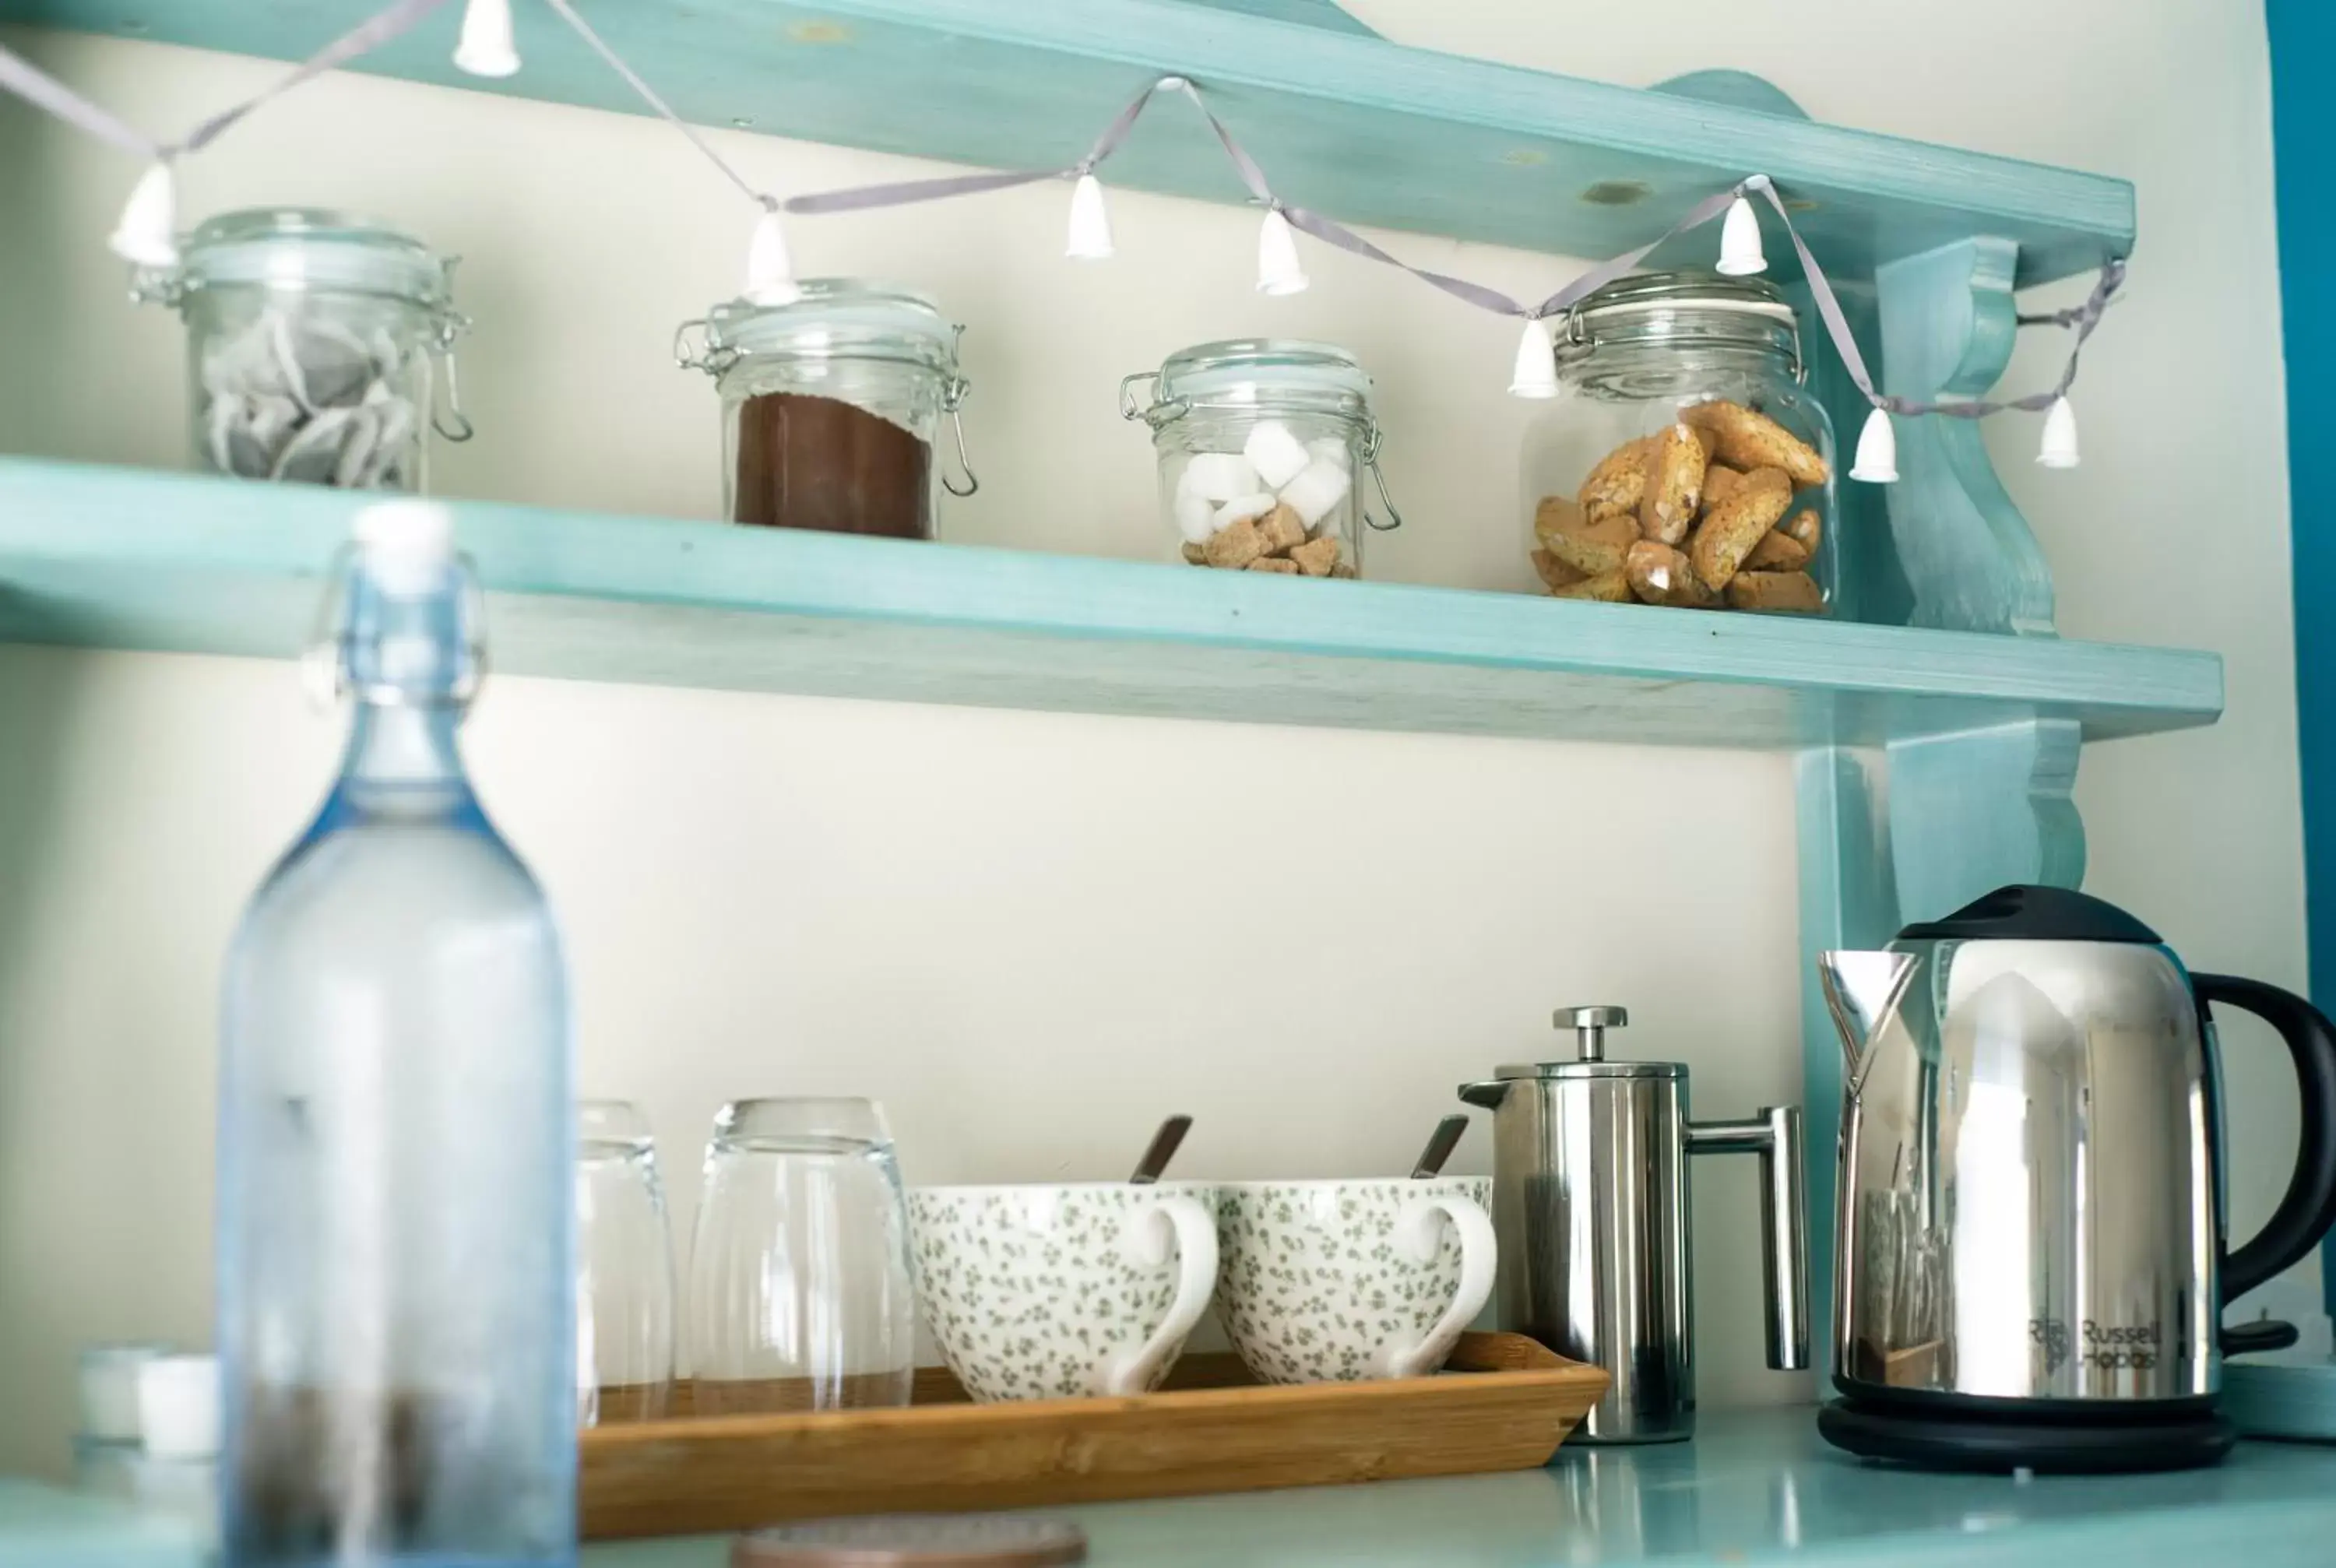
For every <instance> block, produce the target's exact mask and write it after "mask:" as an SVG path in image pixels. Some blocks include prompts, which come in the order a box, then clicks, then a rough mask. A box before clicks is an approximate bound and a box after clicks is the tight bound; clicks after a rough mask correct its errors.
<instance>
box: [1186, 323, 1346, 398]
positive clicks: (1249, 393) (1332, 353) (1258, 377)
mask: <svg viewBox="0 0 2336 1568" xmlns="http://www.w3.org/2000/svg"><path fill="white" fill-rule="evenodd" d="M1273 394H1299V395H1308V394H1311V395H1316V396H1322V395H1328V396H1331V397H1335V398H1339V399H1343V400H1348V401H1351V402H1352V404H1354V405H1355V406H1356V407H1357V408H1358V409H1359V408H1366V407H1368V404H1369V402H1370V395H1371V378H1370V375H1369V374H1368V372H1367V371H1365V370H1364V369H1363V367H1362V365H1361V362H1360V361H1358V360H1357V359H1356V358H1355V356H1354V355H1351V354H1349V353H1348V352H1347V351H1346V350H1345V349H1343V348H1340V347H1338V346H1337V345H1336V344H1330V343H1307V342H1303V341H1300V340H1299V339H1297V338H1290V337H1231V338H1226V339H1224V340H1222V341H1221V342H1217V343H1196V344H1194V345H1192V346H1191V347H1190V348H1180V349H1178V350H1177V351H1176V352H1175V353H1173V354H1172V355H1169V356H1168V357H1167V359H1166V360H1165V361H1163V363H1162V365H1161V366H1160V387H1159V396H1160V400H1161V401H1162V402H1163V403H1167V402H1177V401H1184V402H1193V403H1217V402H1247V401H1252V400H1254V399H1255V398H1258V397H1270V396H1272V395H1273Z"/></svg>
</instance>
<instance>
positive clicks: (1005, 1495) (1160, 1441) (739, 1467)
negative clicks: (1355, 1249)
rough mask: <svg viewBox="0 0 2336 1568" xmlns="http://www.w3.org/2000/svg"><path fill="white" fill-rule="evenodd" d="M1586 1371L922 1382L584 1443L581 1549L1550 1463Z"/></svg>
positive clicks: (1525, 1366)
mask: <svg viewBox="0 0 2336 1568" xmlns="http://www.w3.org/2000/svg"><path fill="white" fill-rule="evenodd" d="M1608 1382H1609V1379H1608V1378H1607V1376H1606V1374H1605V1373H1604V1372H1602V1371H1601V1370H1600V1369H1599V1368H1595V1367H1585V1366H1582V1365H1581V1364H1580V1363H1578V1362H1574V1361H1568V1360H1566V1359H1563V1358H1562V1357H1560V1356H1557V1355H1556V1354H1554V1353H1552V1351H1549V1350H1546V1349H1543V1348H1542V1347H1541V1346H1540V1345H1538V1344H1535V1343H1534V1342H1533V1340H1531V1339H1525V1338H1523V1336H1522V1335H1516V1334H1466V1335H1463V1336H1462V1337H1461V1341H1460V1345H1459V1348H1458V1349H1456V1350H1455V1351H1454V1353H1453V1357H1452V1360H1451V1363H1450V1366H1449V1368H1448V1369H1447V1370H1446V1371H1445V1373H1444V1374H1443V1375H1442V1376H1440V1377H1434V1378H1403V1379H1398V1380H1390V1381H1385V1382H1373V1383H1311V1384H1305V1385H1300V1386H1295V1387H1286V1388H1260V1387H1257V1386H1255V1385H1252V1384H1250V1383H1249V1382H1248V1378H1247V1375H1246V1373H1245V1372H1243V1371H1242V1369H1241V1363H1240V1361H1239V1360H1238V1359H1236V1358H1234V1357H1232V1356H1229V1355H1215V1356H1187V1357H1185V1358H1184V1359H1183V1360H1182V1361H1180V1362H1178V1363H1177V1366H1176V1368H1175V1374H1174V1376H1173V1378H1172V1382H1171V1386H1170V1387H1169V1388H1166V1389H1163V1391H1161V1392H1159V1393H1156V1394H1143V1395H1137V1396H1134V1397H1133V1398H1092V1399H1047V1400H1037V1401H1033V1402H1030V1403H1027V1404H1004V1405H974V1404H968V1403H967V1402H966V1400H965V1395H964V1392H963V1390H961V1389H959V1388H958V1387H957V1385H956V1382H955V1379H953V1378H949V1377H948V1375H947V1374H946V1373H941V1374H939V1375H938V1376H933V1375H929V1374H920V1378H919V1386H918V1389H917V1396H916V1398H917V1402H916V1403H915V1404H912V1405H910V1406H908V1407H904V1408H897V1409H878V1410H823V1411H806V1412H803V1413H802V1414H795V1415H774V1416H715V1417H700V1418H695V1419H677V1420H666V1421H642V1422H633V1423H627V1424H621V1425H617V1426H608V1427H595V1428H593V1429H591V1430H589V1431H588V1432H586V1433H585V1434H584V1436H583V1443H582V1446H583V1468H582V1473H581V1475H580V1477H579V1489H580V1498H581V1501H580V1507H581V1512H582V1516H583V1531H584V1534H585V1536H586V1538H587V1539H590V1540H603V1539H611V1538H620V1537H628V1536H639V1535H675V1534H691V1533H696V1532H704V1531H718V1530H744V1529H749V1528H752V1527H753V1526H754V1525H757V1524H774V1523H778V1522H782V1521H784V1520H789V1519H812V1518H821V1517H825V1516H827V1515H831V1514H891V1513H933V1512H950V1511H957V1510H964V1509H978V1508H1027V1507H1037V1506H1044V1505H1053V1504H1066V1503H1101V1502H1108V1501H1111V1500H1114V1499H1117V1498H1128V1497H1180V1496H1190V1495H1196V1494H1202V1493H1215V1492H1250V1491H1256V1490H1260V1489H1262V1488H1267V1487H1277V1486H1319V1485H1329V1484H1332V1483H1342V1482H1352V1481H1384V1480H1391V1479H1395V1478H1397V1477H1401V1476H1414V1475H1472V1474H1476V1473H1479V1472H1484V1471H1500V1470H1526V1469H1532V1468H1533V1467H1534V1466H1540V1465H1543V1464H1546V1463H1548V1461H1549V1457H1550V1456H1551V1455H1552V1454H1554V1453H1555V1452H1556V1451H1557V1447H1558V1445H1559V1444H1560V1443H1561V1442H1562V1441H1563V1440H1564V1438H1565V1436H1566V1434H1567V1433H1569V1432H1571V1431H1572V1429H1573V1427H1574V1424H1575V1423H1576V1422H1578V1421H1580V1420H1581V1419H1582V1416H1583V1415H1584V1414H1585V1413H1586V1412H1587V1411H1588V1410H1589V1408H1590V1407H1591V1406H1592V1405H1594V1404H1596V1403H1597V1402H1598V1400H1599V1399H1600V1398H1602V1397H1603V1396H1604V1395H1605V1392H1606V1388H1607V1386H1608Z"/></svg>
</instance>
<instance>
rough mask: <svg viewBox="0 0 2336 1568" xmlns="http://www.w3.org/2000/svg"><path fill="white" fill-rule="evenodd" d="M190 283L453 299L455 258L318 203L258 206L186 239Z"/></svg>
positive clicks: (184, 270) (438, 304)
mask: <svg viewBox="0 0 2336 1568" xmlns="http://www.w3.org/2000/svg"><path fill="white" fill-rule="evenodd" d="M180 258H181V259H180V265H179V274H178V278H177V281H178V284H179V287H180V288H182V289H185V290H189V291H191V290H194V289H199V288H209V287H219V286H221V285H227V284H258V285H261V286H263V287H269V288H284V289H306V290H316V291H332V292H340V293H349V294H379V295H385V296H388V297H392V298H397V299H407V300H411V301H413V302H414V304H416V305H420V306H423V307H428V308H430V309H433V310H443V309H445V308H447V307H449V306H450V305H451V304H452V303H453V271H454V261H453V258H451V257H443V256H440V255H439V254H438V253H437V252H435V251H433V250H432V249H431V248H429V247H428V246H426V245H424V244H423V243H422V241H420V240H419V239H414V237H413V236H412V235H410V234H404V233H401V232H400V231H399V230H397V229H391V228H389V227H387V226H386V225H384V224H379V223H374V222H370V221H368V220H366V219H361V218H352V217H350V216H349V215H348V214H346V213H342V212H334V211H330V210H327V209H322V208H315V207H260V208H251V209H246V210H243V211H239V212H222V213H220V214H219V216H217V217H215V218H209V219H204V220H203V222H202V223H201V224H200V226H199V227H198V228H197V229H195V231H194V233H192V234H191V235H190V236H188V237H187V240H186V242H185V244H183V245H182V246H180Z"/></svg>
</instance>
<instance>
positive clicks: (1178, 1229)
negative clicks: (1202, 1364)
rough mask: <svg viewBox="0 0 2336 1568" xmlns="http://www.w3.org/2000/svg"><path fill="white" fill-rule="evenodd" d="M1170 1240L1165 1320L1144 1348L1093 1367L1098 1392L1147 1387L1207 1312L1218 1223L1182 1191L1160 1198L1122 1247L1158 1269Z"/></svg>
mask: <svg viewBox="0 0 2336 1568" xmlns="http://www.w3.org/2000/svg"><path fill="white" fill-rule="evenodd" d="M1171 1242H1173V1243H1174V1244H1175V1247H1176V1251H1177V1254H1178V1259H1177V1265H1176V1298H1175V1300H1173V1301H1171V1302H1169V1303H1168V1316H1167V1318H1166V1319H1165V1320H1163V1321H1162V1323H1161V1325H1160V1327H1159V1328H1157V1329H1153V1331H1152V1337H1151V1338H1150V1339H1146V1340H1144V1343H1143V1344H1141V1345H1138V1346H1137V1347H1135V1348H1134V1349H1132V1350H1114V1351H1113V1352H1112V1353H1111V1354H1110V1355H1108V1356H1106V1357H1105V1358H1104V1360H1103V1365H1102V1366H1101V1367H1099V1368H1096V1378H1095V1382H1096V1385H1097V1387H1096V1389H1095V1391H1096V1392H1097V1393H1099V1394H1141V1393H1143V1392H1144V1391H1145V1390H1146V1389H1148V1388H1151V1387H1152V1380H1153V1378H1154V1377H1156V1376H1158V1374H1159V1371H1160V1368H1161V1366H1162V1364H1163V1363H1164V1362H1166V1361H1168V1360H1170V1359H1173V1357H1174V1356H1175V1354H1176V1352H1177V1350H1178V1349H1181V1348H1182V1347H1183V1343H1184V1336H1185V1335H1187V1334H1190V1333H1191V1332H1192V1326H1193V1325H1194V1324H1195V1323H1198V1322H1199V1321H1200V1320H1201V1314H1202V1312H1205V1311H1207V1310H1209V1298H1210V1296H1211V1295H1212V1294H1214V1293H1215V1291H1216V1288H1217V1222H1216V1218H1215V1216H1213V1215H1212V1214H1211V1213H1209V1212H1208V1211H1207V1210H1206V1209H1203V1208H1202V1207H1201V1205H1200V1204H1199V1203H1196V1202H1195V1201H1194V1200H1192V1199H1191V1198H1188V1197H1186V1196H1185V1195H1184V1194H1183V1193H1171V1194H1170V1195H1169V1196H1167V1197H1165V1198H1163V1199H1161V1200H1160V1202H1159V1203H1158V1204H1156V1205H1155V1206H1153V1208H1151V1209H1148V1210H1146V1211H1145V1212H1144V1213H1143V1214H1142V1215H1141V1216H1140V1217H1139V1218H1138V1219H1137V1221H1136V1222H1135V1223H1134V1225H1132V1226H1130V1227H1129V1229H1128V1232H1127V1235H1126V1239H1125V1241H1124V1242H1122V1243H1121V1244H1122V1245H1123V1246H1124V1247H1125V1248H1126V1250H1127V1251H1128V1254H1129V1255H1130V1256H1131V1257H1133V1258H1134V1259H1135V1261H1138V1262H1140V1263H1144V1264H1146V1265H1154V1266H1156V1265H1158V1264H1160V1263H1162V1262H1164V1261H1167V1257H1168V1248H1169V1244H1170V1243H1171Z"/></svg>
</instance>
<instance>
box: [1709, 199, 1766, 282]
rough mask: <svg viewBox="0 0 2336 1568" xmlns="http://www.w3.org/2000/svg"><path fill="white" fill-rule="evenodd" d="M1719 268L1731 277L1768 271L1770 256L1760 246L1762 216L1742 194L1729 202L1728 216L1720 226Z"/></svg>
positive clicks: (1744, 276)
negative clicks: (1755, 211) (1758, 214)
mask: <svg viewBox="0 0 2336 1568" xmlns="http://www.w3.org/2000/svg"><path fill="white" fill-rule="evenodd" d="M1719 270H1720V271H1722V272H1724V273H1726V274H1727V275H1728V277H1730V278H1749V277H1751V276H1753V275H1754V274H1756V273H1761V272H1766V271H1767V270H1768V258H1767V255H1766V254H1764V253H1763V252H1762V250H1761V248H1760V219H1759V218H1758V216H1757V214H1755V213H1754V212H1753V210H1752V203H1751V202H1749V201H1747V200H1745V199H1744V198H1743V197H1741V196H1739V197H1737V199H1736V200H1734V201H1732V202H1730V203H1728V217H1727V219H1725V220H1724V221H1723V222H1722V223H1721V224H1720V226H1719Z"/></svg>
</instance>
